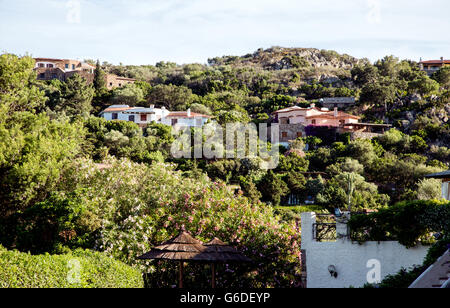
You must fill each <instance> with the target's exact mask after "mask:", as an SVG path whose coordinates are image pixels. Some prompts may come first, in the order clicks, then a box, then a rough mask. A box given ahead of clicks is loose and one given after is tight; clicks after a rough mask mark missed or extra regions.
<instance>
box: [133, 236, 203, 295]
mask: <svg viewBox="0 0 450 308" xmlns="http://www.w3.org/2000/svg"><path fill="white" fill-rule="evenodd" d="M206 249H207V248H206V247H205V246H203V243H202V242H200V241H198V240H196V239H195V238H193V237H192V236H191V235H190V234H189V233H187V232H182V233H181V234H180V235H178V236H177V237H175V238H173V239H171V240H169V241H167V242H165V243H163V244H162V245H160V246H157V247H155V248H153V249H152V250H151V251H150V252H148V253H146V254H144V255H142V256H140V257H138V259H139V260H169V261H176V262H179V267H180V268H179V277H178V286H179V288H183V263H184V262H187V261H211V260H210V259H207V258H208V257H211V255H209V254H204V252H205V251H206Z"/></svg>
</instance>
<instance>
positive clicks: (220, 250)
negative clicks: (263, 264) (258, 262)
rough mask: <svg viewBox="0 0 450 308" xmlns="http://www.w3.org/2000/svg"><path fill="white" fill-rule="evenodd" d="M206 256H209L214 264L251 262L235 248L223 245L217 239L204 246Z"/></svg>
mask: <svg viewBox="0 0 450 308" xmlns="http://www.w3.org/2000/svg"><path fill="white" fill-rule="evenodd" d="M205 247H207V250H206V254H210V255H211V259H214V260H215V262H252V260H250V259H249V258H247V257H246V256H244V255H243V254H242V253H240V252H239V251H238V250H237V249H236V248H234V247H232V246H230V245H227V244H225V243H224V242H222V241H221V240H219V239H218V238H215V239H213V240H212V241H211V242H209V243H207V244H205Z"/></svg>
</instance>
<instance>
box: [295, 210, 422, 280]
mask: <svg viewBox="0 0 450 308" xmlns="http://www.w3.org/2000/svg"><path fill="white" fill-rule="evenodd" d="M315 217H316V216H315V213H303V214H302V250H305V251H306V271H307V287H308V288H349V287H362V286H364V284H366V283H367V282H368V281H367V274H368V273H369V272H370V271H371V270H372V269H373V267H370V268H368V267H367V263H368V261H369V260H373V259H375V260H378V261H379V262H380V265H381V268H380V269H381V271H380V273H381V279H383V278H384V277H386V276H387V275H390V274H395V273H397V272H398V271H399V270H400V269H401V268H402V267H405V268H408V267H411V266H413V265H421V264H422V263H423V260H424V258H425V256H426V254H427V251H428V248H429V247H428V246H418V247H415V248H411V249H406V247H404V246H403V245H401V244H399V243H398V242H380V243H378V242H366V243H364V244H362V245H359V244H358V243H352V242H351V241H350V240H349V239H348V238H343V239H338V240H337V241H336V242H317V241H315V240H314V239H313V224H314V223H315V221H316V218H315ZM337 230H338V231H337V232H338V233H339V234H344V235H345V234H346V232H347V225H346V224H340V223H338V224H337ZM330 265H334V266H335V267H336V269H337V272H338V276H337V278H334V277H331V275H330V273H329V271H328V267H329V266H330Z"/></svg>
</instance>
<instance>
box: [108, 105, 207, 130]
mask: <svg viewBox="0 0 450 308" xmlns="http://www.w3.org/2000/svg"><path fill="white" fill-rule="evenodd" d="M100 116H101V117H103V118H105V119H106V120H108V121H129V122H134V123H136V124H138V125H139V126H140V127H145V126H147V125H148V124H151V123H157V124H165V125H169V126H178V127H203V125H205V124H206V122H208V120H210V119H211V118H212V117H211V116H208V115H204V114H200V113H195V112H191V110H190V109H188V110H187V111H169V110H167V109H166V108H165V107H162V108H155V106H154V105H152V106H150V108H145V107H130V106H128V105H113V106H110V107H108V108H107V109H105V110H104V111H102V112H101V113H100Z"/></svg>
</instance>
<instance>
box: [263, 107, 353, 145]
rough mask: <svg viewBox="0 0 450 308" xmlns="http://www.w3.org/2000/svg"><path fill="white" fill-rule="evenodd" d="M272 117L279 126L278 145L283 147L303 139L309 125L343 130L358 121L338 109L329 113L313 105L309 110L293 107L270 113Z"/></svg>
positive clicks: (326, 109) (327, 110) (325, 109)
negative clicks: (300, 138)
mask: <svg viewBox="0 0 450 308" xmlns="http://www.w3.org/2000/svg"><path fill="white" fill-rule="evenodd" d="M272 117H273V119H274V122H275V123H278V124H279V125H280V143H281V144H283V145H287V144H289V143H290V142H291V141H293V140H295V139H297V138H299V137H305V135H306V133H305V127H307V126H310V125H314V126H327V127H336V128H344V127H345V126H347V127H348V125H349V124H357V123H358V122H359V120H360V117H358V116H354V115H351V114H348V113H345V112H342V111H339V110H338V108H335V109H334V111H330V110H329V109H328V108H317V107H316V106H315V105H314V104H312V105H311V107H309V108H301V107H298V106H294V107H290V108H285V109H281V110H278V111H276V112H274V113H272Z"/></svg>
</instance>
